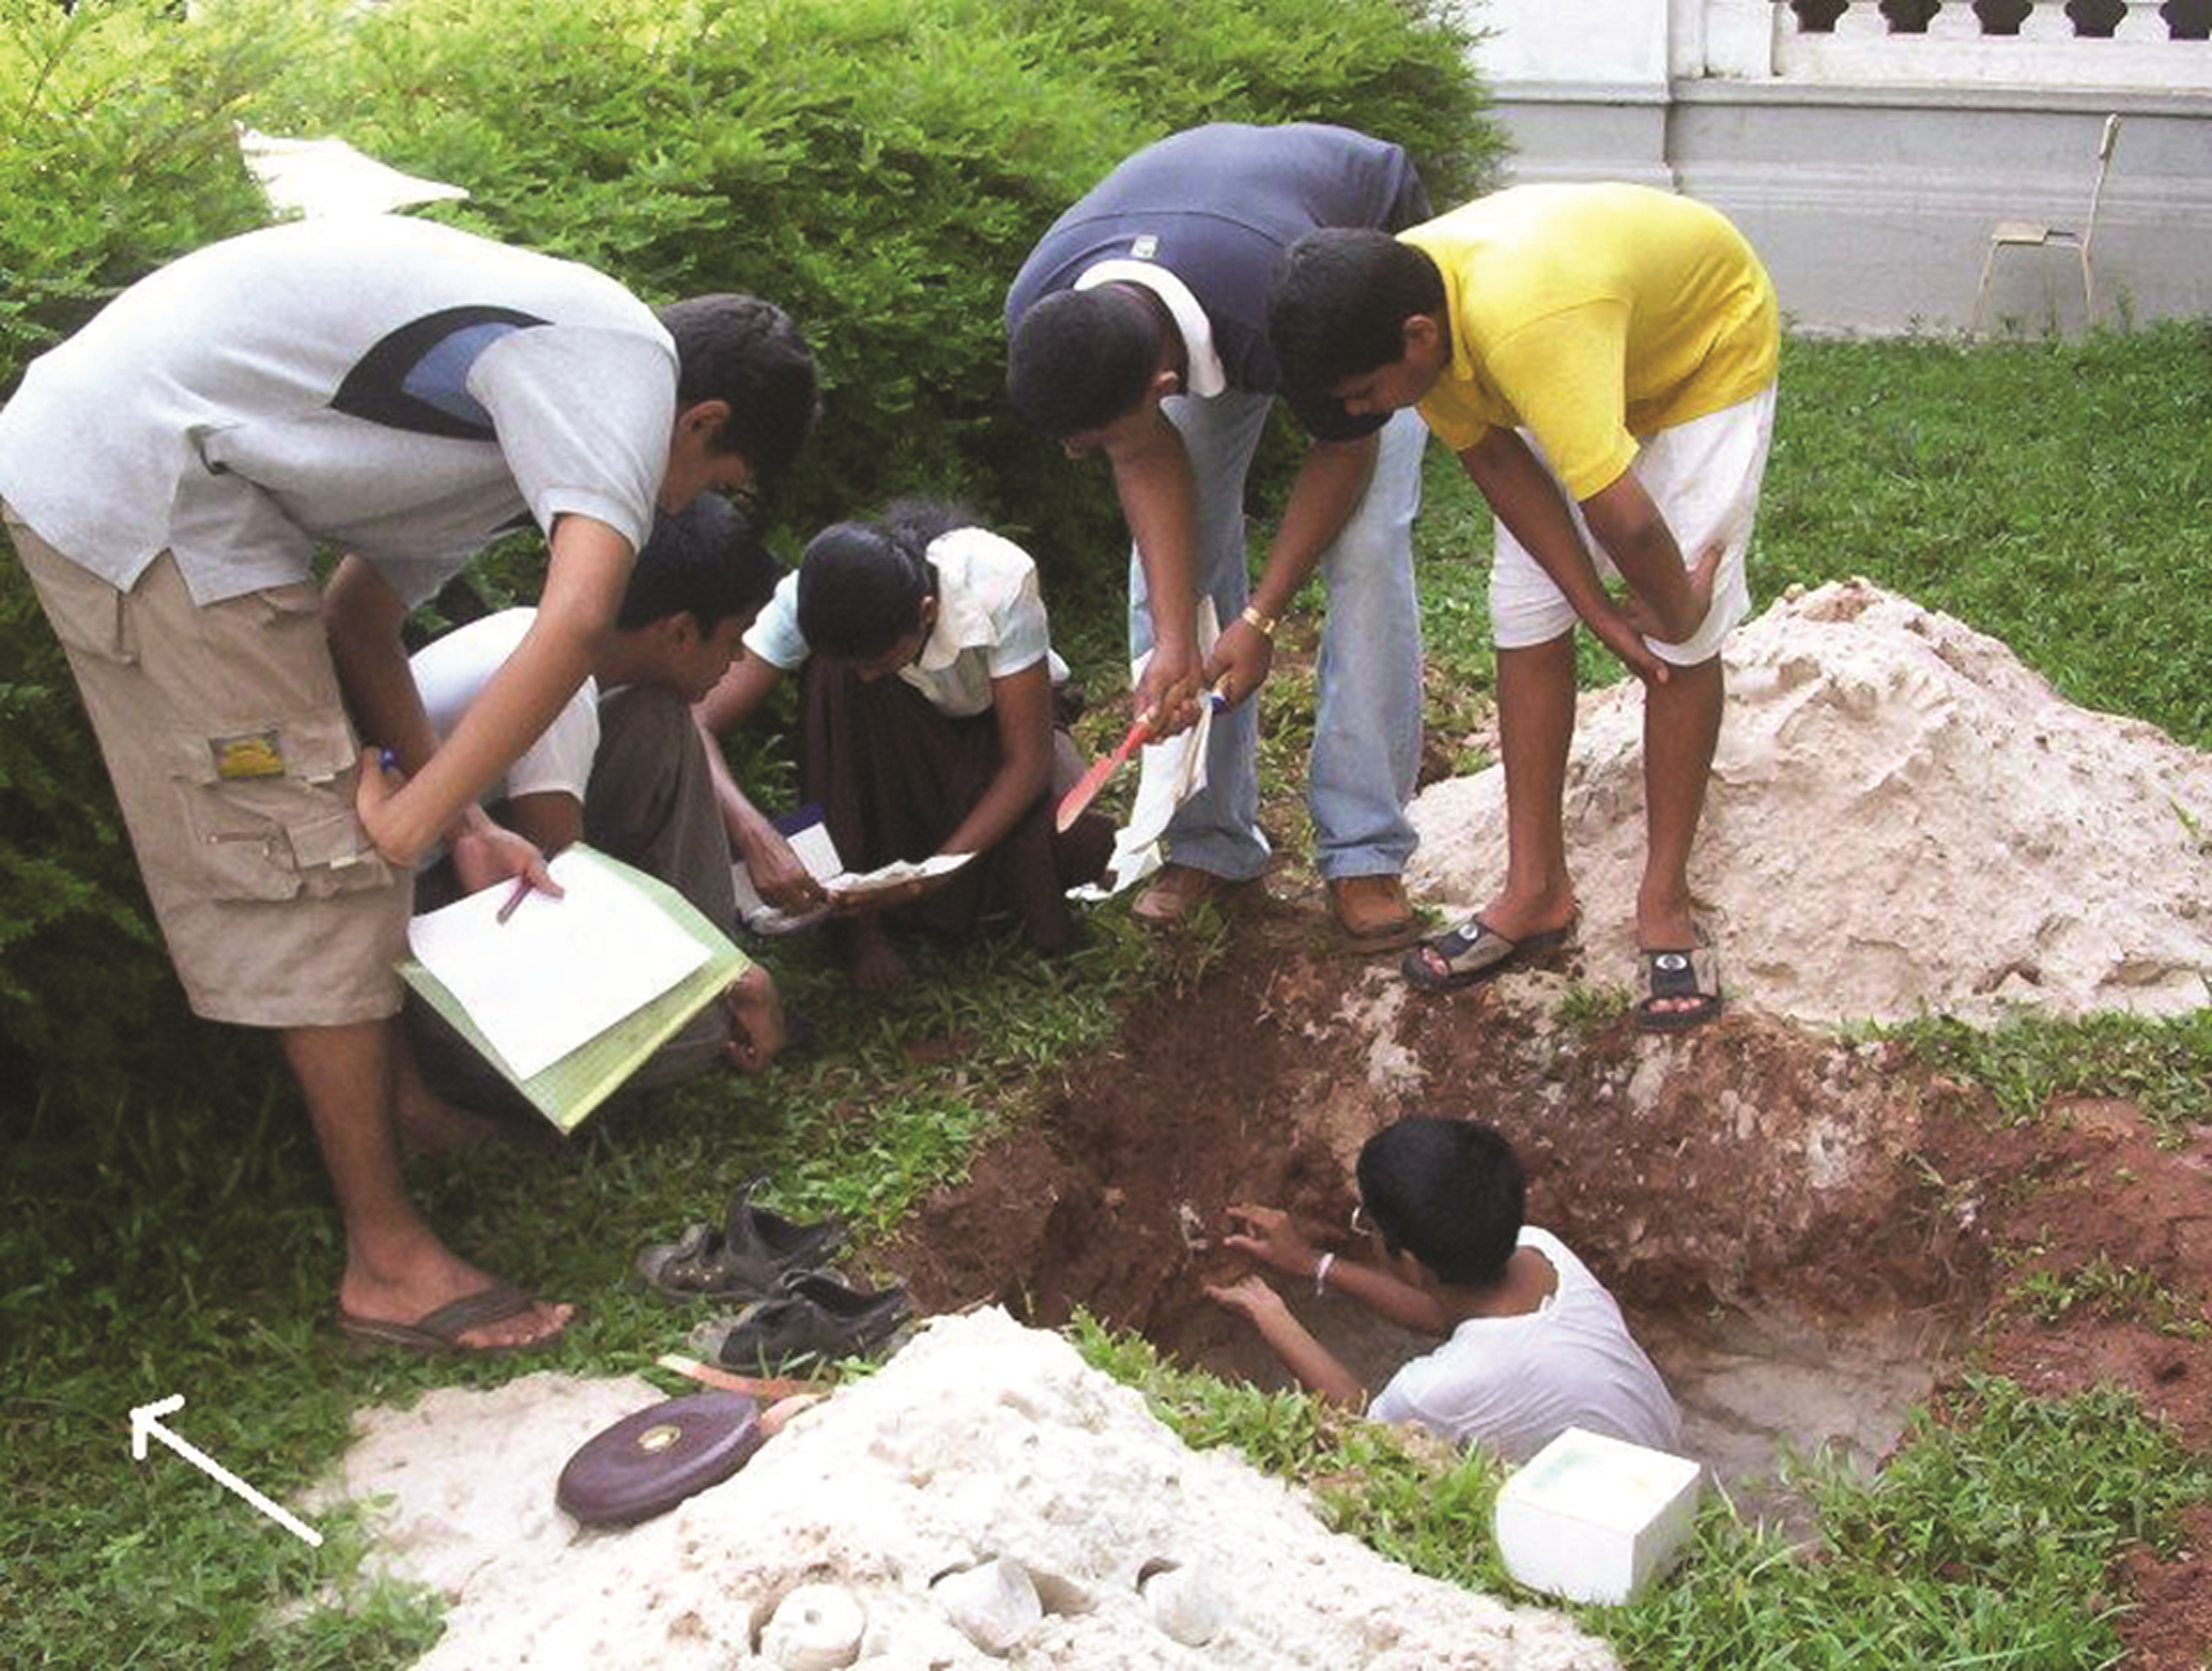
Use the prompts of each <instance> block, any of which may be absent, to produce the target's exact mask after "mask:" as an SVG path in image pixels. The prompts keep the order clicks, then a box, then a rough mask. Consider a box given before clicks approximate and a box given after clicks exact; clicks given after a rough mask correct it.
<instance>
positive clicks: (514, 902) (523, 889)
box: [492, 876, 530, 924]
mask: <svg viewBox="0 0 2212 1671" xmlns="http://www.w3.org/2000/svg"><path fill="white" fill-rule="evenodd" d="M529 891H530V878H528V877H526V876H518V877H516V878H514V891H513V893H511V894H509V895H508V896H507V898H506V901H505V902H503V903H502V904H501V906H500V908H499V910H498V912H497V914H495V915H494V916H493V918H492V921H493V922H494V923H495V924H504V923H505V922H506V921H507V919H508V918H509V917H511V916H513V914H514V908H515V907H516V906H518V905H520V904H521V903H522V896H524V895H525V894H526V893H528V892H529Z"/></svg>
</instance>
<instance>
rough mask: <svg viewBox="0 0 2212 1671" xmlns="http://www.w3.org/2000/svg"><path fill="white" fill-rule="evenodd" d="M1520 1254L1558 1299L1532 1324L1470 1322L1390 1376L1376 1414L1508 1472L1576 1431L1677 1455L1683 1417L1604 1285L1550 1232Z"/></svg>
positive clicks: (1530, 1233)
mask: <svg viewBox="0 0 2212 1671" xmlns="http://www.w3.org/2000/svg"><path fill="white" fill-rule="evenodd" d="M1520 1245H1521V1246H1522V1247H1524V1248H1534V1249H1536V1251H1537V1252H1539V1253H1541V1255H1544V1257H1545V1258H1546V1259H1547V1260H1549V1261H1551V1264H1552V1268H1553V1270H1555V1271H1557V1272H1558V1273H1559V1287H1558V1288H1557V1290H1555V1291H1553V1294H1552V1296H1551V1297H1550V1298H1549V1299H1547V1300H1546V1301H1545V1302H1544V1303H1543V1304H1542V1305H1541V1306H1540V1307H1538V1308H1537V1309H1535V1310H1534V1311H1532V1312H1529V1313H1528V1314H1527V1315H1526V1316H1519V1317H1470V1318H1468V1320H1467V1321H1466V1322H1463V1323H1462V1324H1461V1325H1460V1326H1459V1327H1458V1328H1455V1329H1454V1330H1453V1331H1452V1334H1451V1338H1450V1339H1449V1340H1446V1341H1445V1342H1444V1343H1443V1345H1442V1346H1438V1347H1437V1349H1436V1350H1435V1351H1434V1352H1430V1353H1428V1354H1427V1355H1426V1356H1425V1357H1421V1358H1415V1359H1414V1360H1413V1362H1412V1363H1410V1364H1407V1365H1406V1366H1405V1367H1404V1368H1403V1369H1401V1370H1399V1371H1398V1373H1397V1374H1395V1376H1391V1377H1390V1382H1389V1385H1388V1386H1386V1387H1384V1388H1383V1391H1382V1393H1381V1394H1380V1395H1378V1396H1377V1397H1376V1400H1375V1402H1374V1403H1373V1404H1372V1405H1370V1407H1369V1409H1368V1413H1369V1414H1370V1416H1372V1417H1373V1418H1374V1419H1376V1420H1377V1421H1383V1422H1419V1424H1420V1425H1422V1426H1424V1427H1425V1428H1428V1429H1429V1430H1430V1431H1432V1432H1434V1433H1437V1435H1439V1436H1441V1437H1444V1438H1448V1439H1449V1440H1451V1441H1452V1442H1453V1443H1455V1444H1465V1443H1475V1444H1480V1445H1481V1446H1482V1447H1484V1448H1485V1449H1488V1450H1491V1451H1492V1452H1495V1453H1496V1454H1497V1455H1499V1456H1502V1457H1503V1458H1504V1459H1505V1460H1506V1461H1509V1462H1522V1461H1527V1460H1528V1458H1529V1457H1531V1456H1533V1455H1535V1454H1536V1453H1537V1452H1538V1451H1539V1450H1541V1449H1543V1448H1544V1447H1545V1445H1547V1444H1548V1443H1550V1442H1551V1441H1552V1440H1553V1439H1554V1438H1556V1437H1559V1433H1560V1432H1561V1431H1563V1430H1565V1429H1566V1428H1569V1427H1581V1428H1586V1429H1588V1430H1589V1431H1591V1432H1594V1433H1607V1434H1611V1435H1612V1436H1613V1437H1615V1438H1618V1439H1626V1440H1627V1441H1628V1442H1629V1443H1632V1444H1640V1445H1648V1446H1650V1448H1651V1449H1655V1450H1667V1451H1673V1450H1677V1449H1680V1445H1681V1438H1682V1419H1681V1415H1680V1412H1678V1411H1677V1410H1676V1409H1675V1407H1674V1398H1673V1396H1672V1395H1670V1394H1669V1393H1668V1390H1667V1383H1666V1382H1664V1381H1662V1380H1661V1379H1660V1377H1659V1371H1658V1370H1656V1369H1655V1368H1653V1367H1652V1364H1651V1360H1650V1358H1647V1357H1645V1356H1644V1348H1643V1347H1641V1346H1638V1345H1637V1344H1636V1342H1635V1341H1634V1340H1632V1339H1631V1338H1630V1335H1629V1333H1628V1325H1627V1324H1626V1322H1623V1321H1622V1320H1621V1316H1620V1307H1619V1306H1618V1305H1616V1304H1615V1303H1613V1296H1612V1295H1610V1294H1608V1293H1607V1292H1606V1291H1605V1285H1603V1284H1602V1283H1601V1282H1600V1281H1599V1280H1598V1279H1596V1278H1595V1276H1592V1275H1591V1274H1590V1272H1589V1267H1588V1266H1586V1265H1584V1264H1583V1262H1582V1261H1581V1260H1579V1259H1577V1258H1576V1257H1575V1255H1573V1254H1572V1253H1571V1251H1569V1249H1568V1248H1567V1245H1566V1243H1564V1242H1562V1241H1560V1240H1559V1237H1556V1236H1554V1235H1553V1234H1552V1233H1551V1232H1550V1231H1549V1230H1537V1229H1535V1228H1534V1226H1524V1227H1523V1228H1522V1231H1521V1240H1520Z"/></svg>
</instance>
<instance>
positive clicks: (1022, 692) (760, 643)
mask: <svg viewBox="0 0 2212 1671" xmlns="http://www.w3.org/2000/svg"><path fill="white" fill-rule="evenodd" d="M802 668H804V670H805V671H804V674H803V675H802V678H801V680H800V685H799V793H800V794H801V796H802V797H803V798H804V799H806V800H807V801H810V802H812V803H815V804H817V805H820V807H821V808H822V813H823V823H825V824H826V825H827V826H828V828H829V839H830V840H831V842H834V843H835V844H836V848H837V854H838V857H839V858H840V859H842V860H843V861H844V864H845V866H846V868H847V869H848V870H852V871H856V872H857V871H869V870H874V869H877V868H878V867H879V866H884V865H888V864H890V863H891V862H892V861H894V860H921V859H927V858H930V857H932V856H933V855H936V854H974V855H975V857H974V858H973V859H972V860H970V861H969V863H968V864H966V865H965V866H963V867H962V868H960V869H959V870H957V871H955V872H952V873H951V874H950V875H949V876H945V877H943V878H938V879H936V880H935V881H933V882H931V883H927V884H908V886H906V887H904V888H901V889H896V890H891V891H890V892H887V893H883V894H877V895H873V896H870V897H869V904H870V906H872V908H869V909H860V910H852V909H848V910H847V911H845V912H844V913H843V914H841V915H840V917H839V918H838V921H837V924H836V927H837V931H838V933H839V936H840V938H841V939H842V942H843V948H842V949H843V952H844V957H845V960H846V963H847V966H848V969H849V971H850V973H851V975H852V977H853V980H854V984H855V985H857V986H859V987H861V988H862V989H863V990H864V991H872V992H882V991H885V990H888V989H890V988H891V987H896V986H897V985H898V984H899V983H900V982H901V981H903V980H904V979H905V976H906V968H905V964H904V962H903V960H902V958H901V957H899V955H898V951H897V950H896V947H894V946H893V945H891V944H890V939H888V937H887V936H886V935H885V933H884V926H883V925H884V921H885V920H886V919H890V920H891V921H896V922H898V923H900V924H901V925H902V926H906V927H920V928H927V929H930V930H932V931H934V932H936V933H944V934H959V933H966V932H967V931H968V930H969V929H970V928H972V927H975V925H976V924H977V923H978V922H979V921H982V920H983V919H985V918H987V917H993V916H999V915H1006V916H1011V917H1013V918H1016V919H1018V921H1020V923H1021V925H1022V929H1023V932H1024V934H1025V935H1026V936H1027V937H1028V939H1029V942H1030V945H1032V946H1034V947H1036V950H1038V951H1042V952H1046V953H1052V952H1056V951H1064V950H1066V948H1067V947H1068V946H1069V945H1072V944H1073V942H1074V940H1075V938H1076V933H1077V924H1076V921H1075V918H1074V916H1073V913H1072V912H1071V910H1070V909H1069V907H1068V904H1067V900H1066V891H1067V890H1068V889H1069V888H1071V887H1073V886H1075V885H1076V884H1079V883H1083V882H1089V881H1093V880H1096V879H1097V877H1098V875H1099V873H1100V872H1102V871H1103V869H1104V868H1105V866H1106V860H1107V859H1108V858H1109V856H1110V855H1111V854H1112V852H1113V846H1114V827H1113V824H1112V823H1111V822H1110V821H1109V819H1107V818H1105V817H1103V816H1101V815H1099V814H1097V813H1095V812H1091V813H1085V815H1084V816H1083V817H1080V818H1079V819H1078V820H1077V821H1076V823H1075V824H1074V826H1073V828H1072V829H1068V830H1066V831H1064V832H1063V831H1057V830H1055V829H1054V827H1053V813H1054V799H1053V795H1054V792H1055V791H1056V790H1060V789H1065V788H1066V787H1068V786H1069V785H1070V784H1072V783H1073V781H1074V780H1075V779H1076V777H1077V776H1079V775H1080V772H1081V766H1080V763H1079V759H1078V757H1077V755H1076V753H1075V748H1074V744H1073V743H1072V742H1070V741H1069V740H1068V739H1067V738H1066V736H1065V735H1064V734H1063V733H1062V732H1060V730H1059V729H1058V727H1057V726H1056V724H1055V717H1054V707H1055V692H1056V691H1057V690H1058V688H1059V687H1060V685H1062V684H1064V683H1065V681H1066V678H1067V667H1066V664H1065V663H1063V662H1062V661H1061V660H1060V658H1059V657H1058V656H1056V655H1054V653H1053V651H1052V645H1051V641H1050V635H1049V633H1048V628H1047V623H1046V620H1045V609H1044V599H1043V598H1042V595H1041V594H1040V592H1038V589H1037V575H1036V562H1034V561H1032V560H1031V558H1030V555H1029V553H1028V552H1026V551H1024V550H1022V549H1021V547H1019V546H1018V545H1016V544H1013V542H1012V541H1011V540H1008V539H1004V538H1000V536H999V535H997V534H994V533H993V532H990V530H988V529H987V528H981V527H978V526H975V520H974V518H972V517H971V516H969V514H968V513H966V512H964V511H962V510H960V509H958V508H957V507H953V506H950V505H944V504H939V503H936V502H933V501H927V500H918V499H916V500H902V501H899V502H897V503H896V504H893V505H892V506H890V507H889V508H888V509H887V510H886V511H885V512H884V514H883V516H882V517H881V518H880V519H879V520H876V521H872V522H840V523H836V524H834V525H832V526H829V527H828V528H824V529H823V531H822V532H820V533H818V534H817V535H816V536H815V537H814V538H813V539H812V540H811V542H810V543H809V544H808V545H807V547H806V550H805V554H804V555H803V556H801V557H800V559H799V569H798V572H797V573H796V574H789V575H787V576H785V578H784V580H782V582H781V584H780V585H779V586H777V587H776V589H775V596H774V597H772V598H771V599H769V604H768V607H767V608H766V609H764V610H763V611H761V614H760V618H759V619H758V620H757V621H755V622H754V623H753V624H752V626H751V628H750V629H749V630H748V631H747V632H746V634H745V635H744V655H743V657H742V658H741V659H739V660H738V661H737V662H736V663H735V664H734V665H732V667H731V669H730V671H728V672H727V673H726V674H725V675H724V676H723V678H722V680H721V682H720V684H718V685H717V686H716V687H715V688H714V692H713V693H712V694H711V695H710V696H708V698H707V700H706V701H705V702H702V703H701V704H700V707H699V710H698V711H699V714H700V717H701V722H702V724H704V725H705V726H707V727H708V729H709V730H710V731H712V732H721V731H724V730H726V729H727V728H728V727H729V726H732V725H735V724H738V722H740V721H741V720H744V718H745V717H746V716H747V715H748V714H751V713H752V712H753V711H754V710H755V709H756V708H758V707H759V706H760V704H761V702H763V700H764V699H765V698H766V697H767V696H768V694H769V691H770V690H774V689H775V685H776V684H777V682H778V681H779V680H781V678H783V677H784V675H785V674H787V673H793V672H799V670H800V669H802Z"/></svg>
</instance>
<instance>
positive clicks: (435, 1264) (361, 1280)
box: [338, 1240, 576, 1351]
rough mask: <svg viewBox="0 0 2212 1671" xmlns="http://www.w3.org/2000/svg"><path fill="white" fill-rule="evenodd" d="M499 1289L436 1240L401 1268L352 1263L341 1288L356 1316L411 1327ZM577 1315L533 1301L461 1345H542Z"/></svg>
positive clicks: (346, 1308) (461, 1338)
mask: <svg viewBox="0 0 2212 1671" xmlns="http://www.w3.org/2000/svg"><path fill="white" fill-rule="evenodd" d="M497 1285H498V1279H497V1278H495V1277H494V1276H491V1275H490V1274H489V1273H486V1272H484V1271H481V1270H479V1269H477V1267H475V1266H473V1265H471V1264H470V1263H469V1262H468V1261H466V1260H465V1259H462V1258H460V1257H459V1256H458V1255H455V1254H453V1253H452V1252H450V1251H448V1250H447V1249H446V1248H445V1247H444V1246H442V1245H441V1243H438V1242H436V1241H435V1240H430V1241H428V1243H427V1245H426V1246H425V1247H424V1248H423V1249H422V1250H420V1251H418V1252H417V1253H416V1254H415V1255H412V1256H410V1257H409V1258H407V1259H405V1260H404V1261H402V1262H401V1263H400V1264H399V1265H398V1267H397V1268H395V1269H391V1270H386V1271H381V1272H380V1271H372V1270H371V1269H369V1268H368V1264H367V1261H363V1260H361V1259H359V1258H356V1259H353V1260H350V1261H348V1263H347V1266H346V1273H345V1276H344V1278H343V1280H342V1281H340V1283H339V1284H338V1305H339V1308H340V1309H342V1310H343V1312H344V1313H345V1314H346V1315H347V1316H351V1317H355V1318H358V1319H362V1320H365V1321H368V1322H385V1323H407V1324H411V1323H415V1322H418V1321H419V1320H421V1319H422V1318H424V1317H427V1316H429V1315H430V1314H431V1313H432V1312H434V1311H435V1310H437V1309H439V1308H440V1307H441V1306H445V1305H450V1304H452V1303H453V1302H454V1301H455V1300H458V1299H464V1298H466V1297H468V1296H469V1295H471V1294H476V1293H481V1292H482V1291H483V1290H485V1289H487V1288H492V1287H495V1286H497ZM575 1312H576V1308H575V1307H574V1306H573V1305H567V1304H554V1303H550V1302H548V1301H545V1300H532V1302H531V1303H529V1304H528V1305H527V1306H526V1307H524V1308H523V1309H521V1310H520V1311H517V1312H516V1313H515V1314H514V1315H513V1316H508V1317H501V1318H500V1319H499V1320H498V1321H496V1322H489V1323H485V1324H483V1325H481V1326H480V1327H478V1328H471V1329H467V1330H465V1331H463V1332H462V1333H461V1334H459V1335H457V1336H456V1337H455V1344H457V1345H459V1346H467V1347H473V1348H475V1349H477V1350H478V1351H487V1350H499V1349H503V1348H504V1349H512V1348H514V1347H517V1346H538V1345H540V1344H542V1343H543V1342H544V1341H547V1340H551V1339H552V1338H553V1337H554V1336H555V1335H556V1334H560V1333H561V1331H562V1329H563V1328H566V1327H567V1326H568V1319H569V1318H571V1317H573V1316H574V1315H575Z"/></svg>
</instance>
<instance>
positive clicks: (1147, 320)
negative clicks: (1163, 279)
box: [1006, 284, 1160, 441]
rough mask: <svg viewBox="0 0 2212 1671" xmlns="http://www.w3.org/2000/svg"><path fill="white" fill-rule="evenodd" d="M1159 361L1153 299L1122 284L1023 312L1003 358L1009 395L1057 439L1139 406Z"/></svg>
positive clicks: (1064, 295) (1051, 298)
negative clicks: (1138, 293) (1133, 291)
mask: <svg viewBox="0 0 2212 1671" xmlns="http://www.w3.org/2000/svg"><path fill="white" fill-rule="evenodd" d="M1159 364H1160V323H1159V318H1158V314H1157V313H1154V312H1153V309H1152V304H1151V302H1150V301H1148V300H1147V299H1146V297H1144V296H1142V295H1133V294H1132V293H1131V292H1130V291H1128V290H1127V289H1124V288H1123V287H1121V286H1120V285H1118V284H1101V285H1099V286H1097V288H1095V289H1089V290H1060V291H1058V292H1055V293H1054V295H1048V296H1047V297H1046V298H1045V299H1044V300H1043V301H1040V302H1039V303H1037V305H1036V307H1032V308H1030V311H1029V312H1028V313H1024V314H1023V315H1022V322H1021V323H1020V324H1019V325H1016V326H1015V327H1014V336H1013V341H1012V344H1011V346H1010V348H1009V350H1008V353H1007V357H1006V398H1007V399H1008V400H1010V401H1012V403H1013V408H1014V410H1015V411H1017V412H1018V413H1019V414H1020V415H1021V418H1022V422H1024V423H1026V424H1028V425H1029V426H1030V428H1032V429H1035V430H1036V431H1037V432H1038V433H1039V434H1042V435H1045V436H1048V438H1050V439H1051V440H1053V441H1066V439H1067V438H1068V437H1069V436H1070V435H1075V434H1082V433H1083V432H1084V431H1085V430H1088V429H1098V428H1103V427H1104V426H1105V425H1107V424H1109V423H1111V422H1114V420H1115V419H1116V418H1118V417H1121V416H1123V415H1124V414H1126V413H1127V412H1128V411H1130V410H1132V409H1133V408H1134V407H1135V406H1136V405H1137V404H1138V403H1139V401H1141V400H1143V399H1144V398H1145V388H1146V385H1147V384H1149V383H1150V382H1151V381H1152V374H1153V373H1154V372H1155V371H1157V370H1158V368H1159Z"/></svg>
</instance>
